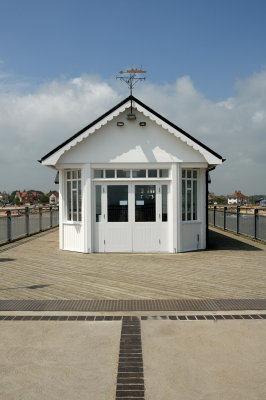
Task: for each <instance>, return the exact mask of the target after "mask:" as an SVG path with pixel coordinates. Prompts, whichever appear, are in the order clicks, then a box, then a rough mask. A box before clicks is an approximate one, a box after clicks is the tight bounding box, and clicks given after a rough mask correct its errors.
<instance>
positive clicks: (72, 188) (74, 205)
mask: <svg viewBox="0 0 266 400" xmlns="http://www.w3.org/2000/svg"><path fill="white" fill-rule="evenodd" d="M81 209H82V195H81V170H80V169H78V170H72V171H67V220H68V221H76V222H80V221H81V220H82V217H81Z"/></svg>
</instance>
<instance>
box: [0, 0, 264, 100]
mask: <svg viewBox="0 0 266 400" xmlns="http://www.w3.org/2000/svg"><path fill="white" fill-rule="evenodd" d="M265 15H266V2H265V1H258V0H254V1H251V0H249V1H246V0H230V1H227V0H223V1H218V0H197V1H189V0H188V1H178V0H170V1H169V0H166V1H158V0H146V1H145V0H141V1H139V0H134V1H133V2H125V1H120V0H113V1H112V0H98V1H91V0H86V1H85V0H77V1H72V0H71V1H69V0H53V1H50V0H46V1H41V0H37V1H36V0H33V1H30V0H19V1H14V0H8V1H7V0H2V1H0V38H1V39H0V43H1V47H0V49H1V54H0V57H1V60H2V61H3V62H4V70H8V72H10V73H12V74H13V75H14V78H15V77H16V78H17V79H23V78H25V79H27V80H29V81H32V84H38V83H39V82H43V81H45V80H50V79H54V78H58V77H60V76H62V75H64V76H66V77H73V76H77V75H80V74H84V73H87V74H99V75H100V76H102V77H103V78H105V79H111V78H113V76H114V75H115V73H116V72H118V71H119V70H120V69H121V68H124V67H125V66H127V65H131V64H133V65H141V64H142V65H143V66H144V67H145V68H146V69H147V70H148V76H149V79H150V81H151V82H156V83H160V84H162V83H165V82H168V83H171V82H174V81H175V80H176V78H177V77H179V76H183V75H189V76H191V77H192V78H193V81H194V83H195V86H196V88H197V89H198V90H200V91H201V93H203V94H204V95H205V96H207V97H208V98H211V99H212V100H220V99H222V98H223V97H224V96H231V95H232V94H233V90H234V84H235V81H236V79H243V78H246V77H248V76H249V75H251V74H252V73H254V72H257V71H259V70H260V69H261V68H264V67H266V53H265V50H266V48H265V47H266V43H265V33H266V27H265V26H266V24H265ZM2 69H3V67H2Z"/></svg>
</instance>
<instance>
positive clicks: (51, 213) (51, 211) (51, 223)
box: [50, 206, 53, 228]
mask: <svg viewBox="0 0 266 400" xmlns="http://www.w3.org/2000/svg"><path fill="white" fill-rule="evenodd" d="M52 227H53V210H52V206H50V228H52Z"/></svg>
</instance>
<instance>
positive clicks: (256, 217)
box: [254, 208, 259, 239]
mask: <svg viewBox="0 0 266 400" xmlns="http://www.w3.org/2000/svg"><path fill="white" fill-rule="evenodd" d="M258 212H259V210H258V209H257V208H255V209H254V239H257V229H258V224H257V222H258Z"/></svg>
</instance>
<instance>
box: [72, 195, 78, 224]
mask: <svg viewBox="0 0 266 400" xmlns="http://www.w3.org/2000/svg"><path fill="white" fill-rule="evenodd" d="M72 198H73V221H77V220H78V215H77V191H76V190H73V191H72Z"/></svg>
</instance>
